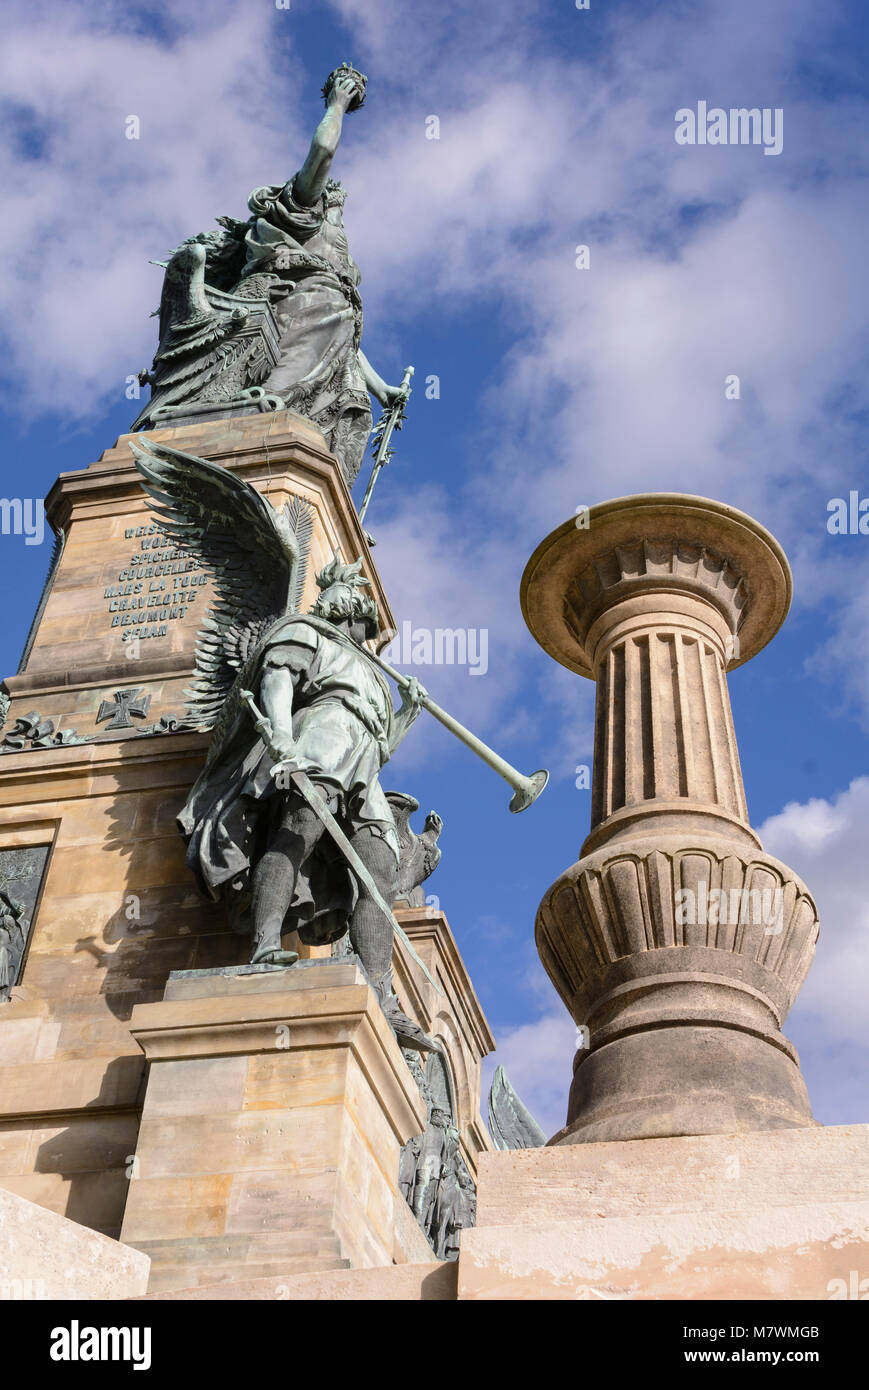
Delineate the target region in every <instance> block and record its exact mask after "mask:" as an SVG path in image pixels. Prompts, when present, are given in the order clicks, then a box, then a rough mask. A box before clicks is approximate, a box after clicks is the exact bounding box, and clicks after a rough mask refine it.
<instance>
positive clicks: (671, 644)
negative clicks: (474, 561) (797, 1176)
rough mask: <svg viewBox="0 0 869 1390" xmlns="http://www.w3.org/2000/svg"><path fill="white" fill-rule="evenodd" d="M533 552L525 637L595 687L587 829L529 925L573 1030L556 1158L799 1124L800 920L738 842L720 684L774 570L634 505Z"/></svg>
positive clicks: (781, 571) (656, 502) (570, 527)
mask: <svg viewBox="0 0 869 1390" xmlns="http://www.w3.org/2000/svg"><path fill="white" fill-rule="evenodd" d="M589 523H590V524H589V526H588V528H587V529H585V528H583V529H579V528H577V526H576V525H575V524H574V523H568V524H567V525H565V526H562V527H561V528H560V529H559V530H558V531H555V532H553V534H552V535H551V536H549V537H547V539H546V540H545V541H544V542H543V543H542V544H541V545H540V546H539V547H538V549H537V550H536V551H535V553H534V555H533V556H532V558H531V560H530V561H529V563H528V566H527V568H526V571H525V575H524V578H523V583H522V603H523V612H524V614H525V618H526V621H527V622H528V625H529V627H530V629H531V631H532V633H533V634H534V636H535V637H536V638H537V640H538V641H539V642H540V643H541V645H542V646H543V647H544V648H545V650H547V651H548V652H549V653H550V654H551V655H552V656H554V657H555V658H556V660H558V661H560V662H561V663H562V664H564V665H566V666H569V667H570V668H571V669H573V670H575V671H577V672H579V673H580V674H582V675H586V676H591V677H593V679H595V681H596V682H597V708H596V720H595V754H594V782H593V792H592V814H591V830H590V833H589V835H588V837H587V839H586V841H585V843H584V845H583V847H582V851H581V858H580V860H579V861H578V863H577V864H575V865H573V867H572V868H571V869H568V870H567V872H566V873H565V874H563V875H562V876H561V878H560V879H558V881H557V882H556V883H555V884H553V885H552V887H551V888H550V890H549V892H548V893H547V894H546V896H545V897H544V899H543V902H542V903H541V905H540V909H539V912H538V916H537V925H536V936H537V943H538V948H539V950H540V955H541V959H542V961H543V964H544V966H545V967H546V969H547V971H548V973H549V975H550V977H551V978H552V980H553V983H554V984H555V986H556V988H557V989H558V991H559V993H560V994H561V997H562V999H563V1000H564V1002H565V1003H566V1005H567V1007H568V1008H569V1009H570V1011H571V1013H572V1015H573V1018H574V1019H575V1021H576V1023H577V1024H578V1025H579V1037H580V1039H581V1041H582V1046H581V1047H580V1049H579V1050H578V1052H577V1054H576V1059H575V1071H574V1083H573V1087H572V1089H571V1098H570V1105H569V1111H568V1124H567V1128H566V1130H564V1131H562V1133H561V1134H560V1135H559V1136H556V1140H555V1141H553V1142H556V1141H557V1142H567V1143H577V1142H587V1141H590V1140H597V1139H632V1138H640V1137H643V1136H650V1135H670V1134H696V1133H712V1132H719V1131H722V1130H724V1131H729V1130H730V1131H732V1130H740V1129H743V1130H744V1129H764V1128H779V1127H787V1126H792V1125H806V1124H811V1123H813V1121H812V1118H811V1111H810V1109H809V1104H808V1097H807V1096H806V1092H805V1086H804V1084H803V1080H802V1077H801V1075H800V1072H799V1067H798V1062H797V1057H796V1053H795V1051H794V1049H793V1048H792V1046H791V1044H790V1043H789V1042H788V1041H787V1039H786V1038H785V1037H784V1036H783V1035H782V1033H781V1031H780V1029H781V1024H782V1022H783V1020H784V1018H785V1016H786V1015H787V1012H788V1010H789V1008H790V1006H791V1004H792V1002H793V999H794V998H795V996H796V993H797V990H798V989H799V987H800V985H801V983H802V981H803V979H804V977H805V973H806V971H807V969H808V967H809V964H810V962H811V957H812V953H813V951H814V945H815V941H816V939H817V930H818V925H817V912H816V909H815V905H814V903H813V901H812V899H811V897H810V895H809V893H808V890H807V889H806V888H805V885H804V884H802V882H801V881H800V880H799V879H798V878H797V877H796V875H794V874H793V873H792V872H791V871H790V870H789V869H788V868H787V866H786V865H783V864H781V863H779V861H777V860H775V859H772V858H771V857H770V856H768V855H766V854H764V852H763V849H762V846H761V844H760V841H759V840H758V838H757V836H756V834H755V833H754V831H753V830H752V829H751V827H750V825H749V823H748V813H747V808H746V803H745V793H744V789H743V784H742V773H741V770H740V764H739V753H738V749H737V744H736V738H735V734H734V729H733V720H732V716H731V711H730V699H729V694H728V690H727V681H726V671H727V669H728V668H729V667H732V666H736V665H740V664H742V663H743V662H744V661H747V660H748V659H749V658H750V657H751V656H753V655H754V654H755V653H756V652H757V651H758V650H759V649H760V648H761V647H762V646H764V645H765V644H766V642H768V641H769V640H770V639H771V637H772V636H773V635H774V633H775V632H776V631H777V629H778V627H779V626H780V624H781V622H782V621H783V620H784V617H785V614H786V612H787V608H788V604H789V601H790V592H791V580H790V571H789V569H788V565H787V560H786V558H785V556H784V553H783V552H782V550H781V548H780V547H779V546H778V544H777V542H776V541H775V540H773V538H772V537H771V536H770V535H769V534H768V533H767V532H766V531H764V530H763V528H762V527H760V526H759V525H758V524H757V523H756V522H754V521H752V519H751V518H750V517H747V516H745V515H743V514H742V513H740V512H737V511H735V510H734V509H733V508H729V507H725V506H723V505H722V504H720V503H716V502H710V501H707V500H706V499H704V498H692V497H685V496H681V495H672V494H649V495H644V496H641V497H629V498H621V499H618V500H617V501H615V502H610V503H604V504H602V505H601V506H600V507H596V508H594V509H593V510H592V512H591V514H590V518H589Z"/></svg>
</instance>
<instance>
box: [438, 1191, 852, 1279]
mask: <svg viewBox="0 0 869 1390" xmlns="http://www.w3.org/2000/svg"><path fill="white" fill-rule="evenodd" d="M867 1256H869V1201H864V1202H852V1203H843V1204H840V1205H834V1204H830V1203H826V1204H819V1205H817V1206H799V1207H777V1208H775V1209H774V1210H771V1211H768V1212H760V1211H751V1212H748V1211H739V1212H712V1213H708V1212H707V1213H691V1214H690V1215H685V1214H680V1215H676V1216H673V1215H668V1216H666V1217H661V1216H642V1217H618V1218H614V1219H613V1220H611V1221H608V1222H607V1223H606V1224H605V1225H604V1224H603V1223H601V1222H594V1221H575V1222H567V1223H564V1224H550V1225H539V1226H535V1227H529V1226H527V1225H525V1224H523V1225H521V1226H498V1227H491V1228H487V1229H485V1230H482V1231H481V1230H479V1229H477V1228H475V1229H474V1230H471V1231H468V1232H467V1233H466V1234H465V1235H464V1236H463V1237H462V1253H461V1256H460V1259H459V1290H458V1296H459V1298H460V1299H487V1300H494V1299H511V1300H513V1299H516V1300H522V1301H526V1300H528V1299H535V1300H542V1299H569V1300H570V1301H575V1300H576V1299H578V1298H587V1299H604V1300H605V1299H613V1298H615V1299H677V1300H683V1299H685V1300H692V1301H696V1300H698V1299H725V1300H739V1299H789V1300H793V1299H807V1300H811V1299H815V1300H823V1299H829V1298H830V1297H831V1295H832V1294H833V1292H834V1291H835V1289H836V1288H837V1286H838V1284H839V1281H842V1282H843V1286H844V1287H847V1285H848V1282H849V1277H850V1272H851V1271H852V1270H862V1269H865V1267H866V1259H867Z"/></svg>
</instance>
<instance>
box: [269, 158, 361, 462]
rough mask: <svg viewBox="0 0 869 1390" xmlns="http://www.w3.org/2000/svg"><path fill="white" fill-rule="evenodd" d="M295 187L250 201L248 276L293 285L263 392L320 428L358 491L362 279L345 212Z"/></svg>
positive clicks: (282, 306)
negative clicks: (298, 195)
mask: <svg viewBox="0 0 869 1390" xmlns="http://www.w3.org/2000/svg"><path fill="white" fill-rule="evenodd" d="M293 184H294V179H290V181H289V183H286V184H284V185H283V186H281V185H279V184H271V185H269V186H267V187H265V188H257V189H255V190H254V192H253V193H252V194H251V195H250V198H249V199H248V207H249V208H250V210H251V212H252V213H253V214H254V217H255V219H256V220H255V222H254V223H253V225H252V227H251V228H250V230H249V231H248V233H247V235H246V238H245V241H246V244H247V262H246V264H245V268H244V276H250V275H259V274H261V273H263V272H266V273H269V274H272V273H274V272H275V270H277V271H279V272H280V274H281V275H282V276H284V275H286V276H287V277H288V278H289V279H290V280H293V281H295V288H294V289H293V290H292V291H291V292H290V294H289V295H287V297H286V298H285V299H284V300H283V301H281V302H280V303H279V305H278V307H277V317H278V327H279V330H280V335H281V337H280V361H279V362H278V365H277V366H276V367H275V368H274V369H273V370H272V372H271V374H270V376H269V377H268V378H267V380H266V381H265V382H264V383H263V386H264V389H265V390H266V391H269V392H273V393H274V394H275V395H278V396H280V397H281V398H282V399H283V400H284V401H285V402H286V404H287V406H288V407H289V409H290V410H295V411H297V412H298V413H299V414H300V415H304V416H305V418H306V419H308V420H313V421H314V423H315V424H317V425H319V426H320V428H321V430H322V431H323V433H324V435H325V437H326V443H327V444H328V446H329V448H330V450H331V451H332V453H333V454H335V456H336V458H337V459H338V460H339V462H340V464H341V467H342V470H343V472H344V476H345V478H346V479H347V482H348V484H349V485H350V486H352V484H353V482H354V480H355V478H356V475H357V473H358V472H359V469H360V466H361V464H362V459H363V457H364V454H365V446H366V444H367V442H368V437H369V434H370V432H371V399H370V397H369V394H368V388H367V387H366V385H365V377H364V375H363V372H362V367H361V365H360V362H359V344H360V341H361V338H362V300H361V298H360V295H359V282H360V280H361V278H362V277H361V274H360V272H359V267H358V266H357V265H356V262H355V261H354V260H353V257H352V256H351V255H350V250H349V247H348V245H347V237H346V235H345V232H344V226H343V222H342V220H341V213H340V209H339V208H338V207H337V205H336V204H334V203H333V204H331V205H330V204H328V203H327V198H328V194H327V193H323V194H322V195H321V197H320V198H319V199H318V201H317V202H316V203H315V204H314V206H313V207H305V206H303V205H302V204H301V203H297V202H296V200H295V198H294V197H293V191H292V190H293ZM327 214H330V215H329V216H327Z"/></svg>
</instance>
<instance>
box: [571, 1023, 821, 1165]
mask: <svg viewBox="0 0 869 1390" xmlns="http://www.w3.org/2000/svg"><path fill="white" fill-rule="evenodd" d="M778 1037H779V1039H780V1045H777V1044H776V1042H775V1041H772V1040H770V1039H769V1038H764V1037H758V1036H756V1035H754V1034H751V1033H746V1032H743V1031H742V1030H741V1029H737V1028H725V1027H712V1026H705V1027H704V1026H702V1025H696V1024H686V1025H682V1026H678V1027H667V1028H657V1029H648V1030H645V1031H643V1032H638V1033H630V1034H628V1035H627V1036H625V1037H620V1038H616V1039H614V1040H613V1041H612V1042H609V1043H605V1044H604V1045H603V1046H602V1047H599V1048H597V1049H595V1050H594V1051H593V1052H590V1053H579V1054H578V1059H577V1063H576V1068H575V1072H574V1078H573V1085H572V1086H571V1090H570V1101H569V1105H568V1112H567V1119H568V1122H567V1125H566V1126H565V1128H564V1129H562V1130H560V1131H559V1133H558V1134H556V1135H554V1136H553V1137H552V1139H550V1141H549V1143H550V1145H560V1144H590V1143H599V1142H603V1141H607V1140H620V1139H654V1138H666V1137H668V1136H673V1135H690V1134H742V1133H751V1132H752V1131H755V1130H768V1129H803V1128H805V1127H806V1126H808V1125H812V1124H814V1123H815V1121H814V1119H813V1117H812V1111H811V1106H810V1104H809V1097H808V1093H807V1091H806V1084H805V1081H804V1080H803V1077H802V1073H801V1072H800V1069H799V1064H798V1062H797V1058H796V1053H795V1051H794V1049H793V1047H792V1046H791V1044H790V1043H789V1042H788V1041H787V1039H786V1038H785V1037H783V1036H782V1035H781V1034H779V1035H778Z"/></svg>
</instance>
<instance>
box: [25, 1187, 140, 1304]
mask: <svg viewBox="0 0 869 1390" xmlns="http://www.w3.org/2000/svg"><path fill="white" fill-rule="evenodd" d="M0 1231H2V1233H3V1238H2V1241H0V1299H4V1300H5V1299H74V1300H76V1301H77V1300H79V1299H89V1298H110V1299H120V1298H136V1297H137V1296H139V1295H141V1294H143V1293H144V1292H145V1290H146V1288H147V1284H148V1266H149V1260H148V1257H147V1256H146V1255H143V1254H142V1253H141V1251H139V1250H131V1249H130V1248H129V1247H128V1246H125V1245H119V1244H118V1242H117V1241H116V1240H109V1239H107V1237H106V1236H103V1235H99V1234H98V1233H97V1232H96V1231H90V1230H88V1229H87V1228H86V1227H85V1226H80V1225H78V1224H77V1222H75V1221H70V1220H69V1219H68V1218H67V1217H65V1216H61V1215H59V1214H58V1213H57V1212H53V1211H47V1210H46V1209H45V1207H44V1206H42V1205H36V1204H35V1203H34V1202H32V1201H26V1200H25V1199H24V1198H23V1197H21V1196H19V1195H17V1194H16V1193H14V1192H8V1191H6V1190H5V1189H3V1188H0Z"/></svg>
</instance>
